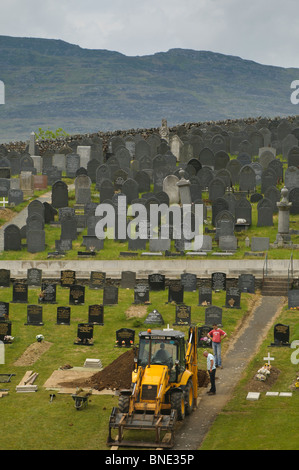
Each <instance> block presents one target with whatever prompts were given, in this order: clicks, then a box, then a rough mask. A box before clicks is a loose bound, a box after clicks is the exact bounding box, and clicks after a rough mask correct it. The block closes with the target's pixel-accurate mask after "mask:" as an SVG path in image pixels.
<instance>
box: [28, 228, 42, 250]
mask: <svg viewBox="0 0 299 470" xmlns="http://www.w3.org/2000/svg"><path fill="white" fill-rule="evenodd" d="M45 249H46V234H45V231H44V230H28V229H27V251H28V253H40V252H42V251H44V250H45Z"/></svg>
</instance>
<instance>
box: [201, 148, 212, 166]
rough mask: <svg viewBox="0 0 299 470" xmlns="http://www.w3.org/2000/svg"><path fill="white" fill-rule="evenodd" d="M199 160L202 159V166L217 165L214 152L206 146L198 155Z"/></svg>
mask: <svg viewBox="0 0 299 470" xmlns="http://www.w3.org/2000/svg"><path fill="white" fill-rule="evenodd" d="M198 160H199V161H200V163H201V164H202V166H208V167H210V168H212V169H214V167H215V155H214V152H213V151H212V150H211V149H210V148H208V147H205V148H203V149H202V150H201V151H200V153H199V156H198Z"/></svg>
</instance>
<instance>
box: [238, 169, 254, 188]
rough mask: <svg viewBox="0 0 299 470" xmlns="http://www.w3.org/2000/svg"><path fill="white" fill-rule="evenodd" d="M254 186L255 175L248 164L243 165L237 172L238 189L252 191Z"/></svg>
mask: <svg viewBox="0 0 299 470" xmlns="http://www.w3.org/2000/svg"><path fill="white" fill-rule="evenodd" d="M255 187H256V175H255V171H254V169H253V168H252V167H251V166H250V165H244V166H243V167H242V168H241V170H240V173H239V188H240V191H254V190H255Z"/></svg>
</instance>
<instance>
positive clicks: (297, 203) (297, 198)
mask: <svg viewBox="0 0 299 470" xmlns="http://www.w3.org/2000/svg"><path fill="white" fill-rule="evenodd" d="M289 202H291V203H292V205H291V207H290V214H299V188H292V189H291V190H290V192H289Z"/></svg>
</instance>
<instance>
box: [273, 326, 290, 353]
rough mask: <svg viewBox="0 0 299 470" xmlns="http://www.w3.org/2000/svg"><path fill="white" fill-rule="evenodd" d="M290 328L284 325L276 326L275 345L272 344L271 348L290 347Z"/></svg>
mask: <svg viewBox="0 0 299 470" xmlns="http://www.w3.org/2000/svg"><path fill="white" fill-rule="evenodd" d="M289 341H290V327H289V326H288V325H283V324H282V323H277V324H276V325H274V343H271V346H286V347H289V346H290V343H289Z"/></svg>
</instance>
